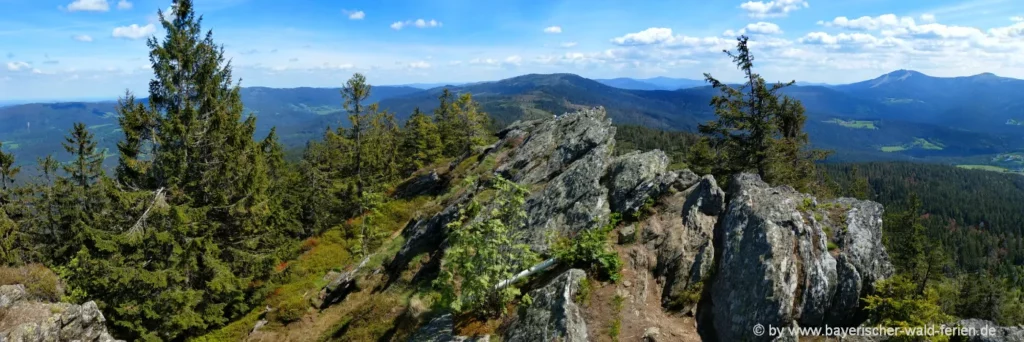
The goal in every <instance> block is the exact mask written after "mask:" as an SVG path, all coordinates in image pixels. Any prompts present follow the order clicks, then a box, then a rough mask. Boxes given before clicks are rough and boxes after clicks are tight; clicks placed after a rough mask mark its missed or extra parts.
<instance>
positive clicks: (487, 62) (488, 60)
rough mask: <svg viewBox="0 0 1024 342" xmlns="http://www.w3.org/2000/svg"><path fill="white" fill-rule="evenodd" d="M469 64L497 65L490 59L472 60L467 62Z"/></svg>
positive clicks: (495, 61) (496, 62)
mask: <svg viewBox="0 0 1024 342" xmlns="http://www.w3.org/2000/svg"><path fill="white" fill-rule="evenodd" d="M469 64H474V65H497V64H498V61H497V60H494V59H491V58H473V59H471V60H469Z"/></svg>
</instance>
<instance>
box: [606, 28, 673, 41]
mask: <svg viewBox="0 0 1024 342" xmlns="http://www.w3.org/2000/svg"><path fill="white" fill-rule="evenodd" d="M670 40H672V29H670V28H664V27H651V28H648V29H646V30H643V31H640V32H637V33H627V34H626V35H625V36H622V37H616V38H612V43H614V44H616V45H652V44H660V43H665V42H668V41H670Z"/></svg>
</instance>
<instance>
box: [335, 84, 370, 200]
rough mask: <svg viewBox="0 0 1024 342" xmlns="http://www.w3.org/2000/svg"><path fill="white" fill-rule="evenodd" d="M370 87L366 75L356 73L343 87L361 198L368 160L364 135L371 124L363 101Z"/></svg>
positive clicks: (355, 174)
mask: <svg viewBox="0 0 1024 342" xmlns="http://www.w3.org/2000/svg"><path fill="white" fill-rule="evenodd" d="M370 88H371V87H370V85H369V84H367V83H366V77H365V76H363V75H362V74H359V73H356V74H354V75H352V78H350V79H349V80H348V82H346V83H345V87H343V88H342V89H341V96H342V98H343V99H344V100H345V102H344V108H345V111H346V112H348V120H349V123H351V124H352V128H350V130H349V139H351V140H352V142H353V143H354V146H353V149H352V166H353V168H354V170H353V174H354V176H355V177H356V196H357V197H359V198H362V197H363V186H364V184H363V168H364V167H365V164H366V160H364V158H363V143H364V140H365V139H364V135H365V133H366V131H367V130H368V129H369V126H370V119H369V117H370V115H368V113H367V111H366V108H365V104H364V103H363V101H366V99H367V98H368V97H370ZM371 112H372V111H371Z"/></svg>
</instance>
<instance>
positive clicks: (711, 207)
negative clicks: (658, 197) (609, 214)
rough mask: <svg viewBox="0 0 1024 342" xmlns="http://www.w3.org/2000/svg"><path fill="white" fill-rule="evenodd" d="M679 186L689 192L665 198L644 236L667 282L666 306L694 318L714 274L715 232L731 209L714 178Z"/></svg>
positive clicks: (648, 223) (664, 297)
mask: <svg viewBox="0 0 1024 342" xmlns="http://www.w3.org/2000/svg"><path fill="white" fill-rule="evenodd" d="M687 172H688V171H687ZM680 179H689V178H687V177H680ZM676 186H677V187H680V188H681V187H686V188H685V190H683V191H680V192H677V193H674V194H671V195H669V196H667V197H666V198H665V199H663V202H662V206H661V207H660V208H659V211H658V213H657V214H655V215H653V216H651V217H650V218H648V219H647V220H645V221H644V222H643V223H642V225H643V229H642V231H643V232H644V235H645V236H646V238H647V239H648V240H649V242H648V246H649V248H650V249H651V250H654V251H656V254H657V257H658V262H657V265H656V267H655V269H654V270H653V271H654V273H655V274H656V275H657V276H659V277H662V279H663V283H664V290H663V292H662V303H663V305H664V306H666V307H670V308H673V309H679V310H682V311H684V312H686V313H690V314H692V313H694V311H695V310H696V304H697V301H698V299H699V297H700V295H701V294H702V292H703V286H704V283H705V281H706V280H707V278H708V276H709V274H710V272H711V270H712V265H713V262H714V254H715V247H714V242H713V238H714V229H715V225H716V224H717V222H718V215H719V214H720V213H721V212H722V211H724V210H725V192H724V191H722V189H721V188H719V187H718V184H717V183H716V182H715V179H714V177H711V176H705V177H703V178H701V179H700V181H699V182H698V183H696V184H692V185H691V184H686V183H682V182H678V183H676Z"/></svg>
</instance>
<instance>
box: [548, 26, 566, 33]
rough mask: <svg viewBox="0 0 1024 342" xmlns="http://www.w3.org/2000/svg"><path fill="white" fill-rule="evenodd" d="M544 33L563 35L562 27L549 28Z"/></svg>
mask: <svg viewBox="0 0 1024 342" xmlns="http://www.w3.org/2000/svg"><path fill="white" fill-rule="evenodd" d="M544 33H562V27H560V26H548V27H545V28H544Z"/></svg>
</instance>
